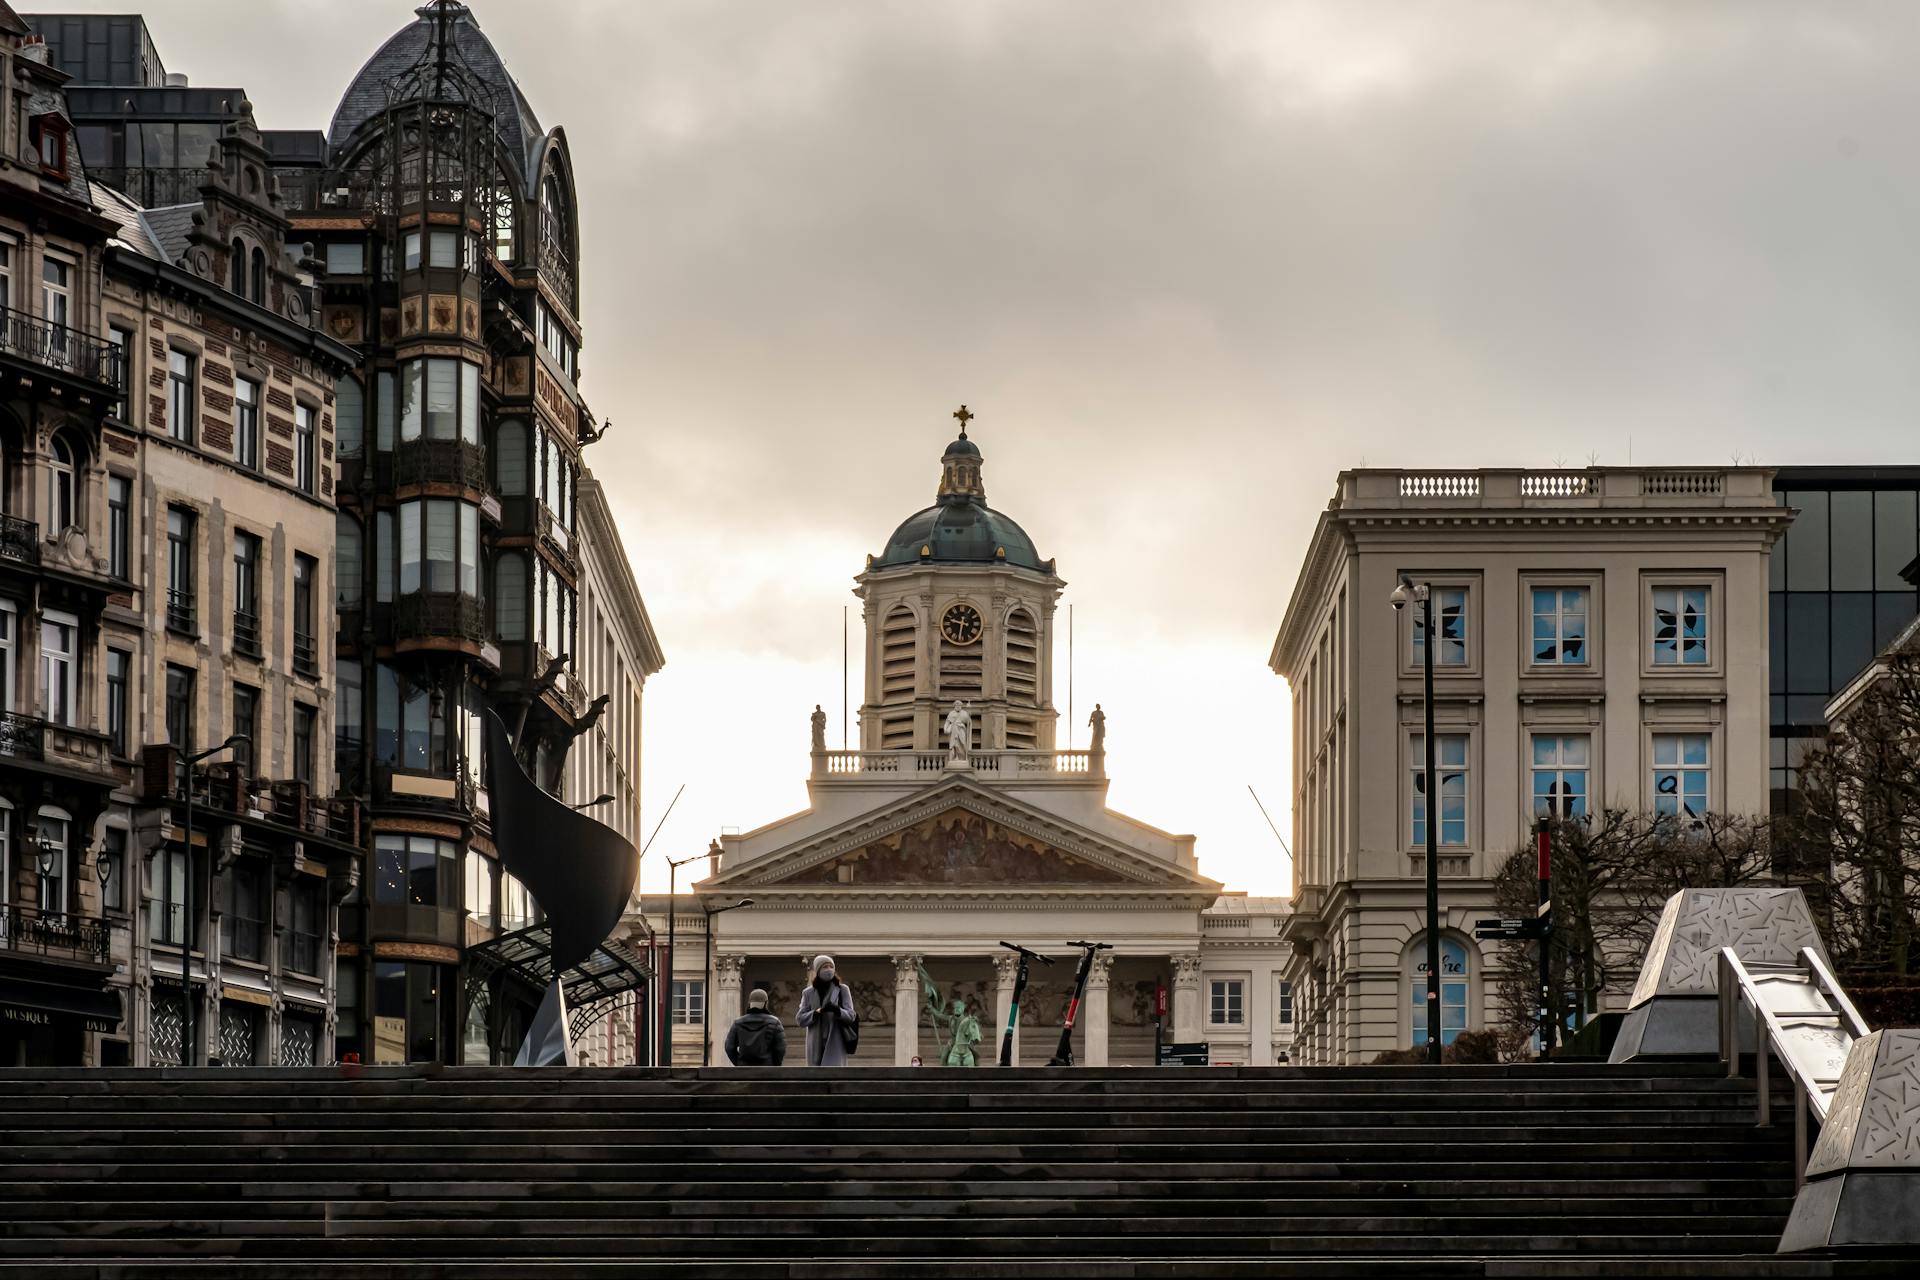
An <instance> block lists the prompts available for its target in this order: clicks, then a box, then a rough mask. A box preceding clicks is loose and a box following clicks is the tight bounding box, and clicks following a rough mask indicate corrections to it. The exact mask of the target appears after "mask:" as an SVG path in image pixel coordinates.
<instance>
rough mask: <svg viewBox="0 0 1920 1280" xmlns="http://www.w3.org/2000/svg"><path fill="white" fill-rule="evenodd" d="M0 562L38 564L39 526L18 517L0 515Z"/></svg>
mask: <svg viewBox="0 0 1920 1280" xmlns="http://www.w3.org/2000/svg"><path fill="white" fill-rule="evenodd" d="M0 560H18V561H19V562H20V563H21V564H39V563H40V526H39V525H38V524H36V523H34V522H33V521H32V520H22V519H21V518H20V517H19V516H8V515H0Z"/></svg>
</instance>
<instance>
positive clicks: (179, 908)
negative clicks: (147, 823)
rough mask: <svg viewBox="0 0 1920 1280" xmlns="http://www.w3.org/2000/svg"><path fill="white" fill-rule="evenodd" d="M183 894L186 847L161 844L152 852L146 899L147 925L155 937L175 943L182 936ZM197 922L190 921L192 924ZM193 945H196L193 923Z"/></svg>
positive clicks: (197, 936)
mask: <svg viewBox="0 0 1920 1280" xmlns="http://www.w3.org/2000/svg"><path fill="white" fill-rule="evenodd" d="M196 861H198V860H197V859H196ZM186 896H187V851H186V850H185V849H180V848H175V847H173V846H171V845H165V846H162V847H161V848H160V849H158V850H156V851H155V853H154V855H153V896H152V897H151V898H149V899H147V913H148V914H147V925H148V929H149V931H150V932H151V934H152V936H153V937H154V939H155V940H157V941H159V942H162V943H165V944H167V945H169V946H175V947H177V946H179V945H180V943H181V942H182V941H183V940H184V938H185V935H186V929H185V927H184V926H185V920H184V915H185V911H186ZM199 923H200V922H199V921H198V920H196V921H194V924H195V925H196V926H198V924H199ZM193 945H194V946H199V945H200V930H199V929H198V928H197V927H196V928H195V929H194V938H193Z"/></svg>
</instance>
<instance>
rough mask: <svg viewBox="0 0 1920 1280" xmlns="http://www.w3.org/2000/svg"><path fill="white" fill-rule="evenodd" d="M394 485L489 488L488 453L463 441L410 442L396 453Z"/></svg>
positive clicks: (394, 457)
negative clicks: (446, 485) (445, 485)
mask: <svg viewBox="0 0 1920 1280" xmlns="http://www.w3.org/2000/svg"><path fill="white" fill-rule="evenodd" d="M393 483H394V484H395V485H396V486H402V485H416V484H448V485H458V486H459V487H460V488H462V489H476V490H483V491H484V490H485V489H486V487H487V451H486V450H485V449H484V448H482V447H481V446H480V445H477V444H468V443H467V442H466V441H464V440H409V441H407V442H406V443H404V444H402V445H401V446H400V447H399V448H398V449H396V450H394V454H393Z"/></svg>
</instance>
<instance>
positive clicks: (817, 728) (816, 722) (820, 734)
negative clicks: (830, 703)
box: [812, 702, 827, 751]
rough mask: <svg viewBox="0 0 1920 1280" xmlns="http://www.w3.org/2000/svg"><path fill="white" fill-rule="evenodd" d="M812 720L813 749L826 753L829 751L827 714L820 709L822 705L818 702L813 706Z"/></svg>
mask: <svg viewBox="0 0 1920 1280" xmlns="http://www.w3.org/2000/svg"><path fill="white" fill-rule="evenodd" d="M812 720H813V749H814V750H815V751H825V750H826V749H827V713H826V712H824V711H822V710H821V709H820V704H819V703H817V702H816V703H814V704H813V716H812Z"/></svg>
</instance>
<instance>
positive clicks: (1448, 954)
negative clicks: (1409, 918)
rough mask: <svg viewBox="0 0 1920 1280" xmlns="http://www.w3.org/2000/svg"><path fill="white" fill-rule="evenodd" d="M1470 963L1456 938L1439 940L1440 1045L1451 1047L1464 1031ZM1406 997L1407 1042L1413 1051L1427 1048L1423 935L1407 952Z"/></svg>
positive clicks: (1425, 968)
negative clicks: (1449, 1045) (1408, 1015)
mask: <svg viewBox="0 0 1920 1280" xmlns="http://www.w3.org/2000/svg"><path fill="white" fill-rule="evenodd" d="M1470 965H1471V960H1470V958H1469V953H1468V951H1467V944H1466V943H1465V942H1463V941H1461V940H1460V939H1458V938H1453V937H1448V936H1446V935H1444V934H1443V935H1442V936H1441V938H1440V1043H1441V1044H1443V1045H1447V1044H1452V1043H1453V1042H1454V1040H1455V1038H1457V1037H1458V1036H1459V1034H1460V1033H1461V1032H1462V1031H1465V1030H1466V1029H1467V1016H1468V1001H1469V996H1470V993H1469V991H1468V984H1469V983H1470V982H1471V981H1472V978H1473V975H1472V973H1471V972H1469V968H1470ZM1406 973H1407V994H1408V1010H1409V1013H1410V1015H1411V1017H1410V1020H1409V1034H1410V1037H1411V1038H1410V1039H1409V1040H1408V1043H1409V1044H1410V1045H1411V1046H1412V1047H1413V1048H1415V1049H1424V1048H1425V1047H1426V1044H1427V939H1426V936H1425V935H1424V934H1423V935H1421V936H1420V937H1418V938H1415V939H1414V940H1413V945H1412V946H1410V947H1409V948H1407V963H1406Z"/></svg>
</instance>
